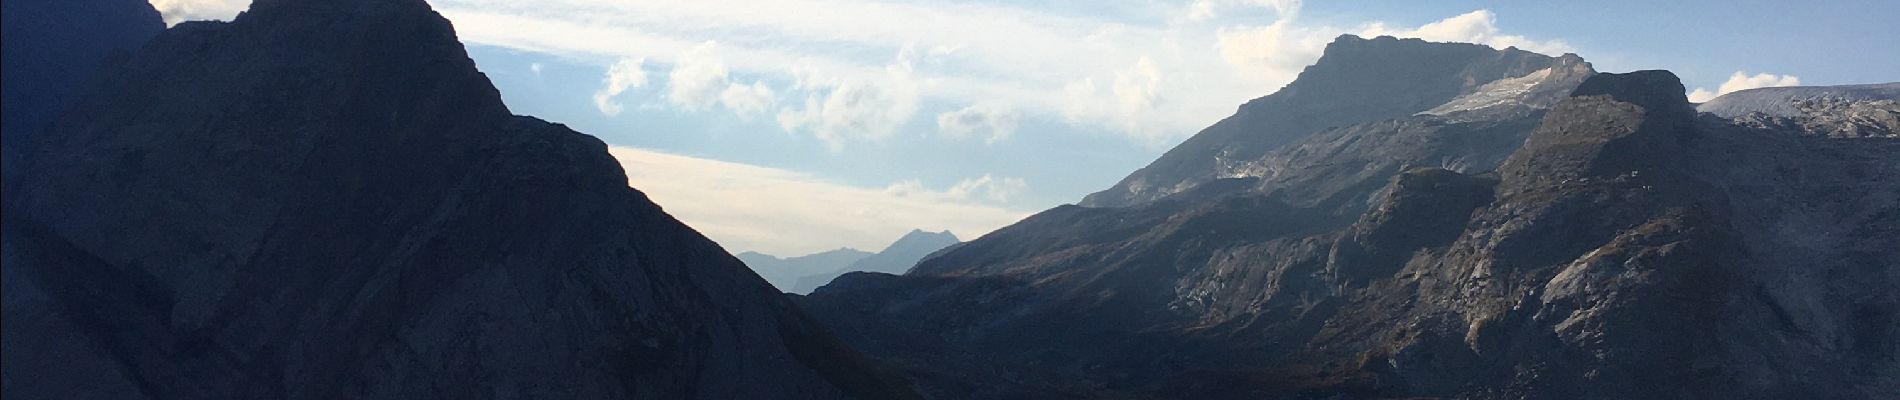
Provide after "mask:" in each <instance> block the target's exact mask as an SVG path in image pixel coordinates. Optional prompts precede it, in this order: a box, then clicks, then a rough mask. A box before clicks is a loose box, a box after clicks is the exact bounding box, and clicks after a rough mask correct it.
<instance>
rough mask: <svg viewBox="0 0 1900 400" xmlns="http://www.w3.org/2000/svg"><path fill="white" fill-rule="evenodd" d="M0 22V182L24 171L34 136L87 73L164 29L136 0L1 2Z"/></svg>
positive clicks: (149, 7)
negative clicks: (0, 64) (2, 74)
mask: <svg viewBox="0 0 1900 400" xmlns="http://www.w3.org/2000/svg"><path fill="white" fill-rule="evenodd" d="M0 19H3V20H4V22H0V54H5V55H6V57H4V58H3V59H4V63H5V64H4V68H3V69H5V70H6V74H7V75H6V77H7V79H6V80H5V81H4V83H0V85H4V89H3V90H0V108H4V112H3V113H0V115H4V117H3V118H0V174H4V177H0V179H5V180H7V181H11V180H13V178H14V177H15V176H16V174H18V173H19V172H20V171H21V170H23V169H24V167H25V166H24V164H20V162H21V158H23V157H25V156H27V154H29V153H31V152H32V148H33V146H32V144H31V141H32V139H33V137H34V136H35V135H34V134H35V133H37V132H39V131H41V130H43V129H45V128H46V124H47V123H49V122H51V121H52V119H53V117H55V116H57V115H58V114H59V112H60V111H62V110H64V109H65V108H66V106H67V105H68V104H70V103H71V101H72V99H73V98H74V97H76V96H78V95H80V94H81V93H84V92H85V91H87V90H88V87H87V84H86V83H87V80H88V79H91V78H92V73H93V71H94V70H97V69H98V68H99V66H100V65H103V64H107V63H108V62H109V61H110V60H111V59H113V58H114V57H122V56H124V55H127V54H129V53H130V52H131V51H132V50H134V49H137V48H138V46H139V45H141V44H144V43H145V41H147V40H151V38H152V36H156V35H158V32H159V31H162V30H164V29H165V22H164V21H162V20H160V19H159V15H158V10H155V9H152V5H151V4H148V3H146V2H145V1H143V0H5V1H0Z"/></svg>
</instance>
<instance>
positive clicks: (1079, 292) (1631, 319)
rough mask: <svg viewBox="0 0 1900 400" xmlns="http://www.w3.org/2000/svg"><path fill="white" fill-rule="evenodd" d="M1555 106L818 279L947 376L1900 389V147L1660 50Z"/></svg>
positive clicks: (1874, 394)
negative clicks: (1679, 63)
mask: <svg viewBox="0 0 1900 400" xmlns="http://www.w3.org/2000/svg"><path fill="white" fill-rule="evenodd" d="M1538 115H1539V117H1538V119H1536V120H1535V123H1534V124H1533V126H1534V127H1535V128H1534V129H1531V130H1530V131H1529V132H1527V133H1525V134H1524V135H1525V136H1522V137H1523V138H1524V139H1523V140H1522V141H1520V142H1518V143H1516V144H1510V145H1508V147H1507V148H1506V149H1505V150H1504V151H1505V153H1507V154H1508V155H1507V156H1502V157H1499V159H1500V160H1501V162H1498V163H1496V164H1493V165H1494V166H1495V171H1490V172H1484V171H1486V170H1489V169H1490V168H1484V169H1477V170H1473V171H1467V173H1458V172H1455V171H1450V170H1446V169H1441V168H1424V169H1418V168H1407V169H1405V171H1407V172H1402V173H1396V172H1395V173H1394V175H1390V176H1391V177H1392V178H1390V179H1389V180H1386V181H1384V182H1388V183H1387V184H1385V185H1381V186H1374V187H1351V186H1346V187H1332V188H1326V187H1328V184H1327V183H1326V182H1327V181H1325V180H1316V181H1313V182H1304V181H1283V182H1280V183H1275V184H1262V182H1261V181H1262V180H1261V179H1259V178H1253V179H1237V180H1219V181H1212V183H1209V184H1204V185H1200V186H1198V187H1197V188H1195V189H1193V190H1190V191H1188V192H1184V193H1181V194H1177V195H1175V196H1170V197H1167V198H1163V199H1161V200H1158V201H1155V202H1152V203H1149V204H1145V205H1139V206H1132V207H1126V208H1085V207H1073V206H1071V207H1061V208H1057V209H1054V210H1050V211H1047V212H1044V213H1041V214H1038V215H1036V216H1033V217H1031V218H1029V219H1027V220H1025V221H1023V222H1021V223H1019V224H1016V225H1014V226H1011V227H1006V228H1004V229H1001V230H999V231H997V232H995V233H993V234H991V235H989V236H986V237H984V238H981V239H977V240H974V241H971V242H969V243H967V244H965V245H964V246H962V247H959V248H957V249H955V250H952V251H950V252H947V253H946V254H942V255H939V256H937V257H934V258H932V259H930V260H927V261H925V262H924V263H923V264H921V265H919V266H918V267H917V268H916V269H915V270H913V271H912V272H911V274H909V275H906V276H884V275H873V274H861V275H847V276H845V277H843V278H840V279H839V281H838V282H837V283H834V284H833V285H832V286H831V287H827V288H825V289H823V290H820V291H818V292H816V293H813V294H812V295H810V296H806V297H802V298H798V300H799V302H800V303H801V304H802V305H805V306H806V307H807V308H808V309H810V310H812V311H813V312H814V313H815V314H816V315H818V316H819V318H820V319H821V320H823V321H826V323H827V324H831V325H833V326H835V327H837V329H839V330H840V331H841V334H843V335H844V336H845V337H846V338H847V341H850V342H852V343H855V344H859V345H861V346H863V348H865V349H866V351H868V352H870V353H872V354H874V355H875V356H877V357H879V358H883V359H886V360H890V361H891V362H893V363H897V364H900V365H903V366H904V368H905V369H906V370H907V371H909V373H910V374H911V375H912V376H913V377H916V379H917V380H918V382H919V383H920V384H921V385H924V387H925V388H926V389H927V390H929V391H931V392H935V393H938V394H942V395H945V396H949V397H959V396H966V395H971V394H974V395H976V396H980V397H991V398H1010V397H1020V398H1061V397H1072V398H1099V397H1123V398H1163V399H1176V398H1178V399H1188V398H1194V399H1202V398H1217V399H1218V398H1234V399H1240V398H1263V397H1264V398H1339V397H1342V396H1343V397H1345V398H1411V397H1443V398H1483V399H1521V398H1565V399H1571V398H1583V399H1631V398H1657V399H1665V398H1667V399H1674V398H1738V399H1776V398H1792V397H1800V398H1825V399H1861V398H1887V397H1894V396H1895V395H1900V386H1896V384H1895V382H1896V381H1897V380H1900V375H1896V371H1900V352H1897V350H1900V349H1896V347H1900V346H1896V345H1895V343H1900V341H1896V340H1895V339H1894V338H1895V337H1896V334H1897V333H1900V321H1896V318H1895V315H1900V298H1897V297H1896V295H1895V294H1894V292H1893V291H1892V290H1890V289H1883V288H1891V287H1895V285H1900V235H1896V233H1895V232H1896V230H1900V222H1896V221H1900V142H1896V141H1893V140H1886V139H1856V140H1840V139H1830V138H1828V137H1826V136H1822V135H1814V134H1812V133H1811V132H1807V131H1798V130H1780V129H1768V128H1763V127H1759V126H1748V125H1745V124H1737V123H1735V122H1734V121H1732V120H1727V119H1723V118H1719V117H1715V116H1711V115H1707V114H1701V115H1698V114H1697V113H1696V112H1695V111H1694V110H1693V108H1691V106H1690V104H1689V103H1688V102H1687V100H1686V99H1685V98H1684V96H1683V90H1682V86H1681V84H1680V82H1679V81H1678V80H1677V79H1676V78H1675V76H1673V75H1672V74H1669V73H1667V72H1662V71H1645V72H1637V73H1630V74H1600V75H1596V76H1593V77H1591V78H1590V79H1589V80H1588V81H1586V82H1584V83H1582V84H1581V85H1579V87H1578V89H1576V90H1575V91H1574V92H1572V93H1571V96H1569V97H1567V98H1565V99H1564V100H1562V101H1560V102H1558V103H1557V104H1556V105H1555V106H1554V107H1552V108H1550V109H1549V110H1548V111H1546V112H1541V113H1538ZM1408 118H1410V117H1408ZM1424 122H1426V121H1425V120H1410V121H1409V122H1407V121H1404V120H1400V121H1396V122H1392V121H1388V122H1379V123H1373V124H1367V125H1366V126H1368V127H1370V126H1374V125H1377V124H1390V125H1391V126H1395V127H1400V128H1396V129H1383V130H1381V129H1370V128H1356V129H1362V130H1366V131H1367V132H1397V133H1398V135H1399V136H1392V135H1385V137H1402V136H1404V135H1406V133H1405V132H1423V131H1427V130H1426V129H1420V127H1424V126H1428V125H1430V124H1425V123H1424ZM1496 122H1497V121H1493V123H1496ZM1470 123H1471V122H1455V121H1454V122H1453V123H1452V124H1451V125H1445V124H1443V123H1440V124H1439V125H1437V126H1441V127H1443V126H1458V125H1457V124H1470ZM1407 124H1411V125H1412V126H1414V127H1413V128H1403V126H1407ZM1465 126H1468V125H1465ZM1440 131H1441V132H1445V131H1448V132H1451V133H1445V134H1440V135H1437V136H1433V135H1424V136H1419V137H1456V136H1460V135H1457V133H1469V132H1473V131H1468V130H1444V129H1441V130H1440ZM1415 134H1416V133H1414V135H1415ZM1366 137H1368V138H1370V137H1373V136H1366ZM1379 143H1385V144H1383V145H1382V144H1379ZM1415 143H1416V142H1408V141H1402V140H1391V141H1384V142H1379V141H1373V142H1371V144H1366V145H1364V146H1370V147H1372V148H1379V147H1382V146H1396V147H1418V146H1416V144H1415ZM1360 151H1361V152H1373V151H1372V150H1360ZM1387 151H1397V150H1387ZM1374 153H1376V152H1374ZM1395 154H1408V153H1404V152H1399V153H1395ZM1286 159H1291V158H1286ZM1352 167H1358V165H1353V166H1352ZM1413 167H1421V166H1413ZM1422 167H1429V166H1422ZM1288 168H1313V169H1322V170H1323V169H1327V168H1334V166H1332V165H1331V164H1320V163H1308V164H1288ZM1346 170H1350V168H1348V169H1346ZM1479 172H1483V173H1479ZM1333 176H1347V177H1350V176H1357V175H1353V174H1338V173H1336V174H1334V175H1333ZM1276 188H1277V189H1276ZM1303 193H1329V195H1327V196H1311V195H1305V194H1303ZM1329 197H1330V198H1361V197H1363V198H1367V199H1370V201H1369V203H1366V206H1364V207H1340V206H1337V205H1336V204H1335V203H1328V202H1324V201H1311V199H1314V198H1329ZM1348 203H1349V202H1348ZM972 366H987V367H988V368H974V367H972ZM998 370H1001V371H1009V372H1008V373H998V372H995V371H998Z"/></svg>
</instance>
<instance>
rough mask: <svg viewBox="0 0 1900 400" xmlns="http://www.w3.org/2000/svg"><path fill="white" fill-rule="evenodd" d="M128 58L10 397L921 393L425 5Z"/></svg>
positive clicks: (9, 381)
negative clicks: (671, 212) (552, 110)
mask: <svg viewBox="0 0 1900 400" xmlns="http://www.w3.org/2000/svg"><path fill="white" fill-rule="evenodd" d="M9 4H11V3H9ZM7 12H8V17H9V18H12V17H14V16H15V15H14V14H13V12H14V11H13V10H12V9H9V10H8V11H7ZM11 24H12V22H11V20H9V29H11V26H12V25H11ZM10 35H11V33H9V37H8V40H12V39H14V38H13V37H11V36H10ZM18 55H19V54H15V53H13V52H12V50H11V49H10V48H9V50H8V53H6V54H5V56H6V57H8V60H9V61H8V63H9V64H8V65H9V69H8V71H7V73H8V74H9V75H8V78H7V79H8V81H9V82H12V79H14V78H13V75H11V74H13V73H16V72H19V70H14V69H12V67H11V65H12V63H13V62H14V60H13V57H15V56H18ZM29 61H30V60H29ZM121 64H122V65H117V66H113V67H110V68H107V69H106V70H104V71H102V79H101V80H100V81H99V82H100V85H99V87H100V88H101V89H100V90H98V91H97V92H96V93H95V94H93V95H90V96H86V97H84V98H83V99H81V100H79V101H77V102H76V103H75V104H74V106H73V107H72V108H71V109H70V111H69V112H67V113H65V114H64V115H63V116H62V117H60V118H59V119H58V122H57V123H55V124H54V126H55V128H54V129H52V130H50V131H48V132H45V133H43V134H42V137H43V139H45V140H43V141H41V142H40V143H41V144H42V145H43V146H44V149H43V151H42V152H40V155H39V156H36V157H35V158H33V159H32V160H31V165H30V170H29V171H28V174H27V175H26V176H25V178H23V180H22V182H21V185H20V186H19V193H18V196H17V197H15V198H13V199H12V200H13V201H14V202H15V203H14V204H12V207H10V208H9V209H8V211H7V212H6V214H5V218H6V220H5V224H4V227H5V234H4V246H5V248H6V250H7V251H6V252H5V254H6V257H5V260H4V265H5V267H4V268H3V269H0V270H4V279H5V282H4V284H5V288H4V300H5V303H4V304H5V307H4V313H5V324H4V341H5V343H4V349H5V350H4V382H5V384H4V389H3V390H0V391H3V392H4V397H5V398H8V399H67V398H112V399H141V398H145V399H338V398H360V399H412V398H455V399H485V398H625V399H686V398H694V399H794V398H795V399H833V398H859V399H880V398H915V394H913V393H911V392H910V389H908V385H907V384H905V383H903V382H902V380H901V379H900V378H896V377H894V376H888V375H887V374H884V373H881V372H879V371H878V370H877V369H876V368H875V366H874V365H873V364H871V363H870V362H869V361H868V360H867V359H865V358H863V357H862V356H860V355H858V354H857V353H856V352H854V351H853V350H851V349H849V348H847V347H846V346H845V345H844V344H843V343H842V342H840V341H839V340H837V339H836V338H835V337H834V336H832V335H831V334H830V333H827V331H826V330H825V329H824V328H822V327H820V326H819V325H817V324H816V323H815V322H814V321H813V320H811V319H810V317H808V316H807V315H806V314H804V313H802V312H800V311H798V310H797V309H796V308H795V307H794V306H793V305H792V304H791V303H790V302H789V301H787V300H785V298H784V297H783V296H782V295H781V294H780V293H779V292H778V291H776V290H773V289H772V288H771V287H770V286H769V285H768V284H767V283H766V282H765V281H764V280H763V279H760V278H759V277H758V276H757V275H754V274H753V273H751V272H750V271H749V270H747V269H746V268H745V266H744V265H743V264H742V263H741V262H740V261H739V260H737V259H735V258H733V257H732V256H730V255H728V254H727V253H726V252H725V251H724V250H722V249H721V248H720V247H719V246H717V245H715V244H714V243H713V242H711V241H709V240H707V239H706V238H705V237H703V236H701V235H699V234H698V233H696V232H694V231H692V230H691V229H689V228H687V227H686V226H685V225H683V224H681V223H680V222H678V221H676V220H675V219H673V218H672V217H671V216H668V215H667V214H666V213H665V212H664V211H663V210H662V209H661V208H660V207H659V206H657V205H655V204H653V203H652V202H650V201H648V199H647V197H646V196H645V195H643V194H642V193H640V192H638V191H636V190H634V189H631V188H628V187H627V181H626V176H625V174H624V173H623V171H622V170H621V169H620V168H621V167H620V165H619V164H618V163H616V162H615V161H614V159H613V158H612V157H610V156H609V155H608V153H607V148H606V146H605V145H604V144H603V143H602V142H600V141H599V140H596V139H594V138H592V137H589V136H586V135H582V134H579V133H575V132H573V131H571V130H568V129H567V128H565V127H563V126H560V125H556V124H550V123H547V122H543V121H540V120H537V119H534V118H528V117H518V116H513V115H511V114H510V112H509V110H508V109H507V108H506V107H505V106H504V105H503V104H502V101H501V98H500V96H499V95H498V93H497V92H496V91H495V89H494V87H493V86H491V84H490V83H489V82H488V80H487V79H486V77H485V76H483V75H482V74H481V73H480V72H478V71H477V70H476V68H475V65H474V63H473V62H472V61H471V60H470V59H469V58H468V56H467V55H466V53H465V51H464V49H463V48H462V47H461V45H460V44H459V43H458V42H457V41H456V37H455V32H454V30H453V29H452V27H451V26H450V24H449V21H447V20H446V19H443V18H442V17H441V16H439V15H437V14H436V13H435V12H433V11H431V10H430V9H429V6H428V5H427V4H426V3H425V2H423V1H422V0H257V1H256V2H254V4H253V6H252V8H251V9H250V11H248V12H246V13H244V14H242V15H240V16H238V17H237V18H236V19H235V20H234V21H232V22H229V23H222V22H188V23H184V24H181V25H178V26H176V27H174V28H173V29H171V30H168V31H166V32H164V33H163V34H161V35H159V36H158V37H157V38H156V39H154V40H152V41H151V42H150V43H149V44H148V45H147V46H146V47H145V48H144V49H142V50H141V51H139V52H138V54H137V55H136V56H134V57H132V58H131V59H129V60H127V61H125V62H123V63H121ZM9 84H11V83H9ZM10 90H11V89H10V88H9V91H10ZM8 102H9V103H11V102H12V100H11V99H9V100H8ZM9 112H11V111H9Z"/></svg>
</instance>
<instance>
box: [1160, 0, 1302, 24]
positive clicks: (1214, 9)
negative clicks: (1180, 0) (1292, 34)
mask: <svg viewBox="0 0 1900 400" xmlns="http://www.w3.org/2000/svg"><path fill="white" fill-rule="evenodd" d="M1300 6H1301V1H1300V0H1195V1H1194V2H1192V3H1189V4H1188V7H1187V20H1188V21H1190V22H1201V21H1207V20H1211V19H1215V18H1219V17H1220V14H1221V11H1222V10H1223V9H1234V8H1246V7H1264V8H1267V9H1271V10H1273V13H1274V15H1277V16H1279V18H1281V19H1288V18H1291V17H1292V16H1294V15H1296V14H1299V13H1300Z"/></svg>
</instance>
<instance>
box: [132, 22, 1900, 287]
mask: <svg viewBox="0 0 1900 400" xmlns="http://www.w3.org/2000/svg"><path fill="white" fill-rule="evenodd" d="M150 1H151V2H152V4H153V5H154V6H155V7H157V8H158V9H159V10H160V12H161V13H163V14H164V15H165V16H166V19H167V21H168V22H173V23H175V22H178V21H183V20H200V19H217V20H228V19H229V18H231V17H232V16H233V15H235V14H237V12H238V11H241V10H242V9H243V8H244V7H245V6H246V5H248V3H249V2H248V0H150ZM429 2H430V3H431V4H432V5H433V6H434V7H435V8H436V10H437V11H438V12H440V13H442V14H443V15H444V16H445V17H447V18H448V19H449V20H450V21H452V22H453V23H454V25H455V27H456V30H457V33H458V35H459V36H460V37H461V39H462V41H463V42H464V43H465V44H467V45H468V50H469V55H470V56H471V57H472V58H473V59H474V60H475V61H476V63H477V65H478V66H479V68H480V69H481V70H482V71H483V72H484V73H486V74H487V75H488V76H489V77H490V79H492V80H493V81H494V82H495V85H496V86H497V88H499V89H500V91H501V93H502V97H503V99H504V100H505V101H506V102H507V103H508V105H509V107H510V108H511V109H512V110H513V111H514V112H515V113H517V114H523V115H532V116H536V117H540V118H542V119H546V120H549V121H553V122H558V123H563V124H567V125H569V126H571V127H573V128H575V129H576V130H579V131H581V132H586V133H589V134H593V135H595V136H598V137H600V138H601V139H602V140H604V141H606V142H607V143H609V144H610V145H612V146H613V148H612V153H613V155H614V156H615V157H616V158H618V159H619V160H621V162H622V165H623V166H624V167H625V168H626V169H627V173H628V179H629V181H630V184H631V185H632V186H633V187H635V188H637V189H640V190H641V191H643V192H645V193H647V194H648V195H649V196H650V197H651V198H653V199H654V201H656V202H657V203H659V204H660V205H661V206H662V207H664V208H666V209H667V211H668V212H669V213H672V214H673V215H675V216H676V217H678V218H679V219H680V220H682V221H684V222H686V223H687V224H689V225H691V226H693V227H694V228H695V229H697V230H699V231H701V232H702V233H705V234H706V235H707V236H708V237H710V238H712V239H713V240H715V241H717V242H719V243H720V244H721V245H722V246H724V247H726V249H727V250H729V251H731V252H734V253H737V252H741V251H760V252H764V253H768V254H775V255H780V256H796V255H803V254H809V253H814V252H818V251H824V250H830V249H835V248H839V247H852V248H858V249H865V250H872V251H875V250H877V249H881V248H882V247H883V246H884V245H886V244H888V243H889V242H891V241H893V240H895V239H896V238H897V237H899V236H901V235H903V234H904V233H906V232H909V231H910V230H912V229H923V230H927V231H938V230H946V229H947V230H950V231H952V232H954V233H956V234H957V235H958V237H962V238H965V239H970V238H975V237H978V236H981V235H982V234H985V233H988V232H989V231H991V230H994V229H996V228H999V227H1002V226H1005V225H1008V224H1010V223H1013V222H1016V221H1018V220H1020V219H1022V218H1023V217H1026V216H1028V215H1030V214H1033V213H1035V212H1038V211H1041V210H1045V209H1048V208H1051V207H1054V206H1057V205H1061V204H1068V203H1073V202H1075V201H1078V200H1080V199H1081V197H1082V196H1084V195H1086V194H1088V193H1090V192H1093V191H1097V190H1101V189H1104V188H1107V187H1109V186H1110V185H1112V184H1114V183H1115V182H1116V181H1118V180H1120V179H1121V178H1122V177H1123V176H1126V175H1127V174H1128V173H1130V172H1132V171H1134V170H1135V169H1138V168H1140V167H1142V166H1143V165H1146V164H1147V163H1148V162H1149V161H1151V160H1153V159H1154V158H1156V157H1158V156H1159V155H1160V154H1161V153H1162V152H1164V151H1166V150H1167V149H1168V148H1170V147H1172V146H1173V145H1175V144H1177V143H1180V142H1181V141H1182V140H1184V139H1186V138H1187V137H1189V136H1191V135H1193V134H1194V133H1196V132H1198V131H1199V130H1200V129H1201V128H1203V127H1206V126H1207V125H1210V124H1212V123H1214V122H1215V121H1218V120H1220V119H1221V118H1223V117H1226V116H1228V115H1231V114H1232V113H1233V112H1234V110H1235V107H1237V106H1238V105H1240V104H1241V103H1244V102H1246V101H1247V100H1249V99H1253V98H1257V97H1260V96H1264V95H1267V94H1270V93H1272V92H1273V91H1274V90H1276V89H1278V88H1279V87H1281V86H1283V85H1285V84H1286V83H1287V82H1290V81H1292V79H1293V78H1294V77H1295V76H1297V75H1298V73H1299V71H1300V70H1301V69H1302V68H1304V67H1305V66H1306V65H1310V64H1311V63H1312V62H1313V61H1314V60H1316V59H1318V57H1319V55H1320V52H1321V50H1323V49H1324V47H1325V45H1326V43H1328V42H1330V41H1332V40H1333V39H1334V38H1335V37H1337V36H1338V35H1341V34H1355V35H1361V36H1366V37H1370V36H1377V35H1391V36H1399V37H1416V38H1422V39H1426V40H1432V41H1448V42H1467V43H1480V44H1486V45H1491V46H1493V47H1499V48H1502V47H1506V46H1514V47H1518V48H1521V49H1525V50H1531V51H1536V52H1540V53H1545V54H1551V55H1557V54H1562V53H1577V54H1580V55H1582V56H1583V57H1584V58H1585V59H1586V60H1588V61H1591V62H1592V63H1593V64H1594V65H1595V67H1596V68H1597V70H1599V71H1605V72H1627V71H1633V70H1641V69H1668V70H1671V71H1674V72H1675V73H1676V74H1677V75H1678V76H1681V77H1682V78H1683V80H1684V84H1685V86H1687V87H1688V88H1689V91H1690V93H1689V96H1690V98H1691V100H1694V101H1705V100H1707V99H1709V98H1713V97H1715V96H1717V95H1720V94H1722V93H1727V92H1732V91H1736V90H1742V89H1748V88H1754V87H1764V86H1790V85H1836V84H1855V83H1877V82H1892V81H1896V80H1900V73H1896V70H1894V69H1893V67H1892V66H1893V65H1900V46H1894V45H1893V44H1892V43H1891V41H1892V38H1895V37H1900V24H1894V23H1892V21H1890V20H1889V19H1890V18H1891V17H1892V16H1895V15H1900V2H1894V1H1889V0H1879V1H1875V0H1868V1H1830V2H1827V4H1826V5H1824V6H1822V5H1803V4H1805V3H1803V4H1797V3H1792V2H1773V1H1751V0H1725V1H1670V2H1655V1H1629V0H1610V1H1592V2H1546V1H1430V2H1422V1H1364V0H1341V1H1299V0H1121V1H1115V0H1100V1H1082V0H1074V1H1071V0H1029V1H1001V0H761V1H750V0H748V1H737V0H734V1H691V0H677V1H676V0H537V1H520V0H514V1H505V0H429Z"/></svg>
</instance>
